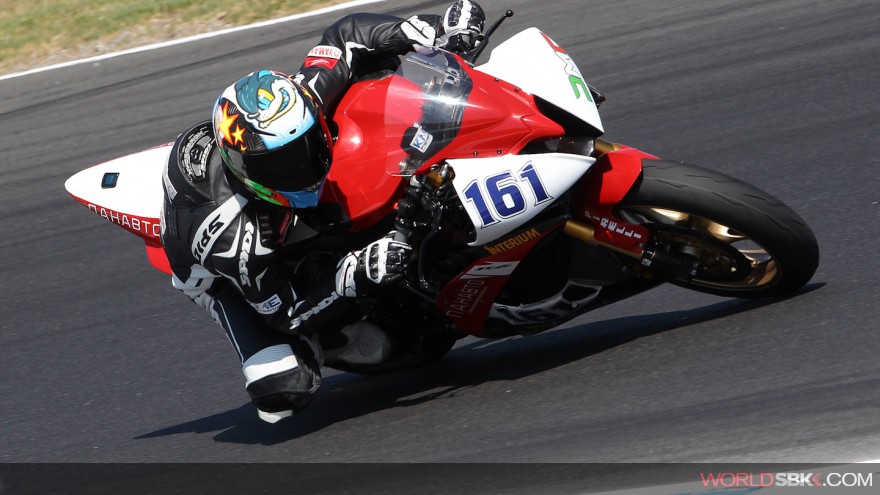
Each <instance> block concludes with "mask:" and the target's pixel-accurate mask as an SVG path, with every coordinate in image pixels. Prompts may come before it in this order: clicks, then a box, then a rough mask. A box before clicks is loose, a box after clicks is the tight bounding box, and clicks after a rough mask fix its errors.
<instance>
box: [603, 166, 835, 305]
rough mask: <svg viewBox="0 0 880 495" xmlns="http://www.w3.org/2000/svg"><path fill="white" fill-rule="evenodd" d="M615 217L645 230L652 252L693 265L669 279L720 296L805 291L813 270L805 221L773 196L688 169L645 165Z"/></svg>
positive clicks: (815, 260)
mask: <svg viewBox="0 0 880 495" xmlns="http://www.w3.org/2000/svg"><path fill="white" fill-rule="evenodd" d="M642 166H643V171H642V177H641V179H640V181H639V182H638V183H637V184H636V185H635V186H634V187H633V189H632V190H631V191H630V192H629V193H628V194H627V196H626V197H625V198H624V199H623V201H621V202H620V204H619V206H618V209H617V215H618V216H619V217H620V218H621V219H623V220H626V221H627V222H630V223H636V224H642V225H645V226H646V227H648V228H649V229H650V230H651V231H652V238H653V239H652V241H653V243H654V244H653V249H658V250H662V251H663V252H664V254H671V255H674V256H676V257H679V258H685V259H688V260H692V261H693V266H695V267H696V269H695V271H694V273H690V274H688V275H681V274H678V275H675V276H674V277H673V278H672V280H671V282H672V283H675V284H677V285H681V286H683V287H687V288H690V289H694V290H698V291H701V292H707V293H710V294H716V295H720V296H726V297H749V298H757V297H773V296H779V295H783V294H786V293H790V292H793V291H795V290H797V289H799V288H801V287H802V286H804V285H805V284H806V283H807V282H808V281H809V280H810V278H811V277H812V276H813V273H814V272H815V271H816V267H817V266H818V265H819V246H818V244H817V242H816V238H815V236H814V235H813V232H812V231H811V230H810V228H809V227H808V226H807V224H806V223H805V222H804V221H803V220H802V219H801V218H800V217H799V216H798V215H797V213H795V212H794V211H792V210H791V208H789V207H788V206H786V205H784V204H782V202H780V201H779V200H778V199H776V198H774V197H773V196H771V195H769V194H767V193H766V192H763V191H761V190H759V189H757V188H755V187H753V186H750V185H748V184H746V183H744V182H741V181H738V180H736V179H733V178H731V177H728V176H726V175H723V174H720V173H718V172H715V171H712V170H707V169H704V168H701V167H697V166H695V165H688V164H683V163H674V162H667V161H661V160H644V161H643V162H642Z"/></svg>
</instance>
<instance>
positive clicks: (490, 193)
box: [447, 153, 596, 246]
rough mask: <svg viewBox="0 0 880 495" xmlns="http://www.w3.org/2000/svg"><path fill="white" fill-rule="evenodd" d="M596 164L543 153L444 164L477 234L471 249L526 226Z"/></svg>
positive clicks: (576, 157) (455, 161) (582, 158)
mask: <svg viewBox="0 0 880 495" xmlns="http://www.w3.org/2000/svg"><path fill="white" fill-rule="evenodd" d="M595 161H596V159H595V158H592V157H589V156H580V155H568V154H565V153H547V154H540V155H507V156H499V157H493V158H468V159H461V160H447V162H448V163H449V165H450V166H451V167H452V168H453V170H455V178H454V179H453V181H452V184H453V186H454V187H455V192H456V193H457V194H458V197H459V199H460V200H461V202H462V204H463V205H464V207H465V210H467V212H468V215H469V216H470V218H471V221H472V222H473V224H474V227H475V228H476V234H477V235H476V239H475V240H474V241H473V242H471V243H470V245H471V246H479V245H481V244H485V243H487V242H491V241H493V240H495V239H498V238H499V237H501V236H503V235H505V234H507V233H508V232H511V231H512V230H515V229H516V228H518V227H520V226H521V225H523V224H525V223H526V222H528V221H529V220H531V219H532V218H534V217H535V216H536V215H537V214H538V213H540V212H541V211H543V210H544V209H545V208H547V207H548V206H550V205H551V204H553V202H554V200H555V199H557V198H558V197H559V196H561V195H563V194H565V192H566V191H568V190H569V189H570V188H571V186H573V185H574V183H575V182H577V180H578V179H580V178H581V177H582V176H583V175H584V174H585V173H586V172H587V170H589V168H590V166H591V165H593V163H595Z"/></svg>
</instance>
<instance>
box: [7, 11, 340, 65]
mask: <svg viewBox="0 0 880 495" xmlns="http://www.w3.org/2000/svg"><path fill="white" fill-rule="evenodd" d="M341 1H342V0H335V1H327V0H287V1H284V0H262V1H260V2H247V1H245V2H242V1H240V0H236V1H233V0H0V72H8V71H9V70H18V69H26V68H30V67H36V66H39V65H41V63H43V62H45V61H46V60H47V59H48V60H52V57H54V59H55V60H52V61H58V60H57V59H58V58H59V57H62V58H76V57H77V56H82V55H83V53H81V52H82V51H83V50H84V49H88V47H93V48H92V49H93V50H94V51H96V52H97V51H98V49H99V48H100V51H111V50H116V49H124V48H130V47H131V46H136V45H140V44H144V43H149V42H154V41H162V40H166V39H170V38H176V37H183V36H187V35H191V34H197V33H198V32H204V31H208V30H213V29H217V28H222V27H230V26H238V25H243V24H249V23H252V22H256V21H260V20H265V19H273V18H277V17H283V16H285V15H290V14H293V13H297V12H304V11H306V10H311V9H314V8H316V7H319V6H323V5H328V4H331V3H340V2H341ZM96 46H99V48H95V47H96ZM84 47H85V48H84ZM65 54H66V55H67V56H66V57H65ZM91 54H94V53H91ZM86 55H88V54H86Z"/></svg>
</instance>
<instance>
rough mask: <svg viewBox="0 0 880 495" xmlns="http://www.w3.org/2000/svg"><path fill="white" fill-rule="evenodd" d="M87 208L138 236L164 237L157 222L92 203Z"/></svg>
mask: <svg viewBox="0 0 880 495" xmlns="http://www.w3.org/2000/svg"><path fill="white" fill-rule="evenodd" d="M86 207H87V208H88V209H90V210H92V211H93V212H95V213H96V214H97V215H100V216H102V217H104V218H105V219H107V220H109V221H111V222H113V223H115V224H116V225H121V226H122V227H124V228H126V229H128V230H130V231H132V232H134V233H136V234H143V235H145V236H147V237H161V235H162V227H161V226H160V224H159V222H157V221H155V220H152V219H147V218H142V217H136V216H133V215H127V214H125V213H119V212H118V211H115V210H110V209H107V208H104V207H103V206H98V205H94V204H92V203H89V204H87V205H86Z"/></svg>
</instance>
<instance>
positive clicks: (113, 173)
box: [65, 11, 819, 372]
mask: <svg viewBox="0 0 880 495" xmlns="http://www.w3.org/2000/svg"><path fill="white" fill-rule="evenodd" d="M510 15H512V12H510V11H508V12H506V13H505V15H504V16H503V17H501V19H499V20H498V21H497V22H496V23H495V24H494V25H493V26H492V27H491V28H490V29H489V30H488V31H487V34H486V35H485V36H484V38H483V40H482V43H481V44H480V45H478V47H477V48H476V49H475V50H473V51H472V52H470V53H466V54H455V53H450V52H447V51H443V50H440V49H434V50H430V51H428V52H427V53H415V54H411V55H409V56H407V57H405V58H404V59H403V60H402V61H401V63H400V65H399V68H398V69H397V70H396V72H393V73H392V72H390V71H386V72H381V73H377V74H374V75H372V76H371V77H366V78H364V79H362V80H359V81H358V82H356V83H354V84H353V85H352V86H351V88H350V89H349V90H348V92H347V93H346V95H345V96H344V97H343V99H342V100H341V102H340V104H339V105H338V108H337V110H336V111H335V114H334V115H333V119H332V120H333V122H334V124H335V143H334V149H333V166H332V168H331V169H330V172H329V175H328V177H327V181H326V184H325V186H324V187H325V190H324V193H323V195H322V204H321V205H319V206H320V207H325V208H326V209H328V210H333V211H335V213H334V215H335V217H334V218H336V219H337V221H336V222H335V224H334V231H333V232H331V233H328V234H324V235H322V236H320V237H322V238H324V239H328V238H329V239H331V244H332V243H333V242H336V244H337V251H339V252H345V251H346V250H347V249H350V248H351V246H349V244H350V243H351V242H352V241H351V239H355V238H358V235H357V234H359V233H364V232H367V231H379V232H382V231H386V232H387V231H388V230H389V229H392V228H393V229H394V230H395V231H396V232H397V235H398V237H399V238H400V239H401V240H405V241H406V242H407V243H409V244H410V245H412V246H414V253H415V257H414V260H415V261H414V262H413V263H411V265H410V266H409V268H408V271H407V273H406V276H405V278H404V280H403V281H402V282H400V283H398V284H396V285H392V286H377V289H376V290H373V291H372V292H371V294H370V295H369V296H366V297H363V298H361V299H359V300H358V307H359V308H360V311H361V312H362V315H363V317H365V318H368V319H370V320H373V321H375V322H376V323H378V324H379V325H380V326H382V327H383V328H385V329H386V330H388V331H389V332H390V333H391V334H392V335H393V337H394V340H395V341H396V342H397V343H403V345H400V346H399V348H400V349H403V351H401V352H400V353H398V352H397V351H395V356H394V358H393V359H392V361H393V362H394V363H395V364H398V365H399V364H400V362H402V361H406V362H410V363H424V362H429V361H432V360H434V359H437V358H439V357H441V356H442V355H444V354H445V353H446V352H448V351H449V349H451V347H452V346H453V344H454V343H455V341H456V340H457V339H459V338H462V337H464V336H468V335H472V336H476V337H481V338H490V339H492V338H502V337H508V336H512V335H529V334H534V333H536V332H540V331H544V330H547V329H550V328H553V327H556V326H558V325H560V324H562V323H564V322H566V321H569V320H571V319H572V318H575V317H577V316H579V315H582V314H584V313H586V312H588V311H591V310H594V309H596V308H599V307H602V306H605V305H607V304H610V303H614V302H618V301H621V300H623V299H626V298H628V297H631V296H633V295H636V294H638V293H641V292H643V291H645V290H648V289H651V288H654V287H657V286H658V285H660V284H662V283H672V284H675V285H678V286H681V287H685V288H688V289H693V290H696V291H700V292H705V293H709V294H715V295H719V296H726V297H739V298H766V297H776V296H782V295H785V294H790V293H792V292H794V291H796V290H798V289H799V288H801V287H802V286H804V285H805V284H806V283H807V282H808V281H809V280H810V278H811V277H812V275H813V273H814V272H815V270H816V268H817V266H818V262H819V249H818V245H817V242H816V239H815V237H814V235H813V233H812V232H811V230H810V228H809V227H808V226H807V224H806V223H805V222H804V221H803V220H802V219H801V218H800V217H799V216H798V215H797V214H796V213H795V212H794V211H792V210H791V209H790V208H789V207H788V206H786V205H784V204H782V203H781V202H780V201H779V200H777V199H775V198H774V197H773V196H771V195H769V194H767V193H766V192H763V191H761V190H759V189H757V188H755V187H753V186H751V185H748V184H746V183H744V182H741V181H739V180H737V179H734V178H731V177H728V176H726V175H723V174H721V173H719V172H716V171H713V170H710V169H706V168H701V167H698V166H695V165H690V164H685V163H680V162H675V161H668V160H664V159H661V158H659V157H657V156H653V155H651V154H648V153H645V152H643V151H640V150H638V149H636V148H633V147H629V146H625V145H620V144H615V143H611V142H608V141H605V140H602V139H601V136H602V135H603V133H604V129H603V126H602V121H601V118H600V115H599V111H598V108H599V106H600V104H601V103H602V102H603V101H604V100H605V97H604V95H602V93H600V92H599V91H597V90H596V89H595V88H593V87H592V86H590V85H589V84H587V82H586V81H585V80H584V78H583V76H582V74H581V71H580V70H579V69H578V67H577V65H576V64H575V62H574V61H573V60H572V58H571V57H570V56H569V55H568V53H567V52H566V51H565V50H564V49H563V48H562V47H560V46H559V45H558V44H557V43H556V42H554V41H553V40H552V39H551V38H550V37H549V36H548V35H546V34H544V33H543V32H541V31H540V30H538V29H536V28H529V29H526V30H524V31H522V32H520V33H518V34H516V35H514V36H512V37H510V38H509V39H507V40H506V41H504V42H502V43H500V44H499V45H498V46H497V47H495V48H494V49H493V50H492V51H491V54H490V58H489V60H488V62H486V63H484V64H482V65H476V59H477V58H478V56H479V55H480V53H481V52H482V50H483V48H485V47H486V46H487V44H488V38H489V36H491V34H492V33H493V32H494V31H495V30H496V29H497V28H498V26H499V25H500V24H501V22H502V21H503V20H504V19H505V18H506V17H509V16H510ZM170 149H171V144H166V145H163V146H159V147H156V148H153V149H149V150H146V151H142V152H140V153H135V154H133V155H129V156H125V157H122V158H118V159H115V160H112V161H110V162H107V163H104V164H100V165H96V166H94V167H91V168H88V169H86V170H83V171H81V172H79V173H77V174H75V175H74V176H72V177H71V178H70V179H69V180H68V181H67V182H66V183H65V187H66V189H67V191H68V192H69V193H70V194H71V195H72V196H73V198H74V199H76V200H77V201H78V202H80V203H82V204H83V205H85V206H86V207H87V208H89V209H90V210H91V211H93V212H94V213H96V214H98V215H100V216H101V217H104V218H105V219H107V220H109V221H111V222H113V223H115V224H117V225H119V226H121V227H122V228H124V229H126V230H128V231H130V232H132V233H134V234H136V235H138V236H140V237H141V238H143V240H144V241H145V243H146V250H147V254H148V258H149V260H150V262H151V263H152V265H153V266H155V267H156V268H158V269H160V270H162V271H164V272H165V273H169V274H170V273H171V270H170V268H169V264H168V260H167V258H166V257H165V253H164V251H163V250H162V245H161V242H160V234H161V223H160V217H161V209H162V203H163V181H162V175H163V169H164V167H165V164H166V161H167V159H168V156H169V152H170ZM334 209H335V210H334ZM314 234H315V233H314V232H305V233H304V234H303V235H301V236H299V239H298V241H297V242H300V243H302V244H304V245H308V243H309V240H310V237H311V236H313V235H314ZM354 247H355V248H357V247H362V246H354ZM293 251H296V249H295V248H293V249H292V252H293ZM328 364H329V365H330V366H333V367H336V368H339V369H343V370H348V371H358V372H372V371H377V370H379V371H381V370H382V369H384V368H383V366H387V365H379V366H378V367H364V366H362V367H357V366H353V365H346V364H345V363H328Z"/></svg>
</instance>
